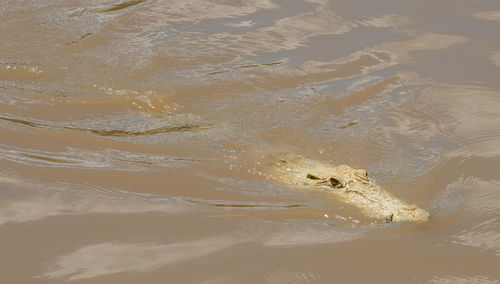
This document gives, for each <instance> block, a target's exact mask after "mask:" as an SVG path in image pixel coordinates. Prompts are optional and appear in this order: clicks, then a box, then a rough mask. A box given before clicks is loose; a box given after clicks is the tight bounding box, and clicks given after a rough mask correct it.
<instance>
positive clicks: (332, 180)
mask: <svg viewBox="0 0 500 284" xmlns="http://www.w3.org/2000/svg"><path fill="white" fill-rule="evenodd" d="M328 182H329V183H330V185H331V186H333V187H336V188H341V187H343V185H342V183H341V182H340V181H339V180H338V179H336V178H329V179H328Z"/></svg>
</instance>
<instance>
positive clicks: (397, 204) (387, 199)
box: [272, 155, 429, 223]
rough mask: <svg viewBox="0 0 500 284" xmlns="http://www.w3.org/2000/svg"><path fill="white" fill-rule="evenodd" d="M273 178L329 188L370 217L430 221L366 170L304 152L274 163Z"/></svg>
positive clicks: (426, 214) (384, 219) (419, 210)
mask: <svg viewBox="0 0 500 284" xmlns="http://www.w3.org/2000/svg"><path fill="white" fill-rule="evenodd" d="M273 168H274V169H275V173H273V174H272V176H273V178H275V179H278V180H279V181H281V182H284V183H288V184H293V185H298V186H306V187H314V188H318V187H319V188H322V189H326V190H329V191H330V192H331V193H332V194H333V195H334V196H335V197H336V198H337V199H339V200H340V201H342V202H345V203H347V204H351V205H354V206H356V207H357V208H359V209H360V211H361V212H362V213H363V214H365V215H366V216H368V217H370V218H375V219H377V220H380V221H383V222H388V223H390V222H416V223H421V222H426V221H428V220H429V213H428V212H427V211H425V210H423V209H420V208H418V207H417V206H416V205H411V204H408V203H406V202H404V201H402V200H400V199H398V198H396V197H394V196H392V195H391V194H390V193H389V192H387V191H384V190H382V189H381V188H380V186H378V185H377V184H376V183H375V181H374V180H373V179H371V178H370V177H368V174H367V172H366V170H364V169H353V168H352V167H350V166H348V165H339V166H332V165H328V164H326V163H322V162H319V161H316V160H311V159H307V158H304V157H302V156H295V155H286V156H285V157H282V158H280V159H279V160H278V162H276V163H275V164H274V165H273Z"/></svg>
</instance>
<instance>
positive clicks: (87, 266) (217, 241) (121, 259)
mask: <svg viewBox="0 0 500 284" xmlns="http://www.w3.org/2000/svg"><path fill="white" fill-rule="evenodd" d="M239 242H241V240H240V239H238V238H236V237H233V236H217V237H209V238H204V239H199V240H194V241H185V242H177V243H171V244H154V243H121V242H109V243H101V244H94V245H89V246H85V247H83V248H80V249H77V250H75V251H73V252H71V253H68V254H66V255H61V256H59V257H58V258H57V261H56V263H55V265H54V267H53V268H50V271H49V272H47V273H45V274H44V275H43V276H44V277H47V278H49V279H52V278H66V279H68V280H78V279H86V278H93V277H97V276H102V275H107V274H112V273H118V272H123V271H137V272H148V271H151V270H154V269H157V268H160V267H163V266H167V265H174V264H177V263H180V262H186V261H190V260H194V259H198V258H202V257H205V256H208V255H211V254H213V253H216V252H217V251H220V250H223V249H226V248H228V247H231V246H234V245H236V244H237V243H239Z"/></svg>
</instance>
